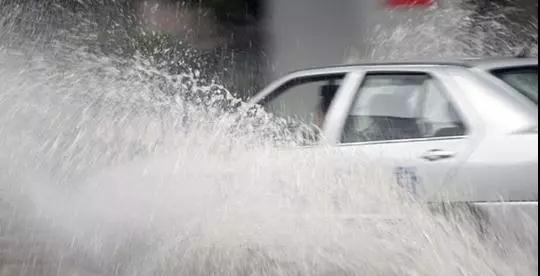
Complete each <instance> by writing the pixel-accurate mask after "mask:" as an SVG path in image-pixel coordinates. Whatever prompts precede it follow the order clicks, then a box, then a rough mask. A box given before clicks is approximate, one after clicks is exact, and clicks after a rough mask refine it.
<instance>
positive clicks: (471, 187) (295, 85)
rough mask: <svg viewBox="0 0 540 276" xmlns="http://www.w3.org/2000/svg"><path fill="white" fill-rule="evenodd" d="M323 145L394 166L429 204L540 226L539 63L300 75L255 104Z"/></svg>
mask: <svg viewBox="0 0 540 276" xmlns="http://www.w3.org/2000/svg"><path fill="white" fill-rule="evenodd" d="M251 103H252V104H257V105H261V106H263V107H264V109H265V110H266V111H268V112H270V113H272V114H274V115H275V116H277V117H280V118H285V119H286V120H290V121H295V122H302V124H305V125H313V126H317V128H318V129H320V131H319V134H320V136H318V139H320V141H321V142H323V141H324V142H325V143H330V144H331V145H333V146H336V147H338V150H343V151H345V153H346V154H347V153H349V152H350V156H351V158H354V156H357V155H355V152H357V151H361V152H362V153H363V154H365V155H367V156H368V157H371V158H373V159H374V160H378V161H380V162H381V163H383V164H386V165H388V167H386V168H388V169H390V170H392V171H391V172H392V173H393V174H395V177H396V182H397V184H399V185H401V186H403V187H405V188H407V189H409V190H410V192H412V193H413V194H415V195H417V196H419V197H422V198H424V199H425V200H427V201H428V202H435V203H437V202H443V201H444V202H450V203H466V204H467V205H470V206H474V207H475V209H476V208H478V209H479V210H481V211H484V212H486V213H490V214H495V215H496V216H500V215H501V213H504V214H507V215H508V216H509V217H513V216H516V214H517V213H519V214H527V215H528V216H530V217H531V218H534V220H535V221H536V222H537V218H538V59H535V58H501V59H489V60H480V59H478V60H463V61H455V62H411V63H388V64H364V65H352V66H336V67H328V68H319V69H309V70H303V71H299V72H295V73H292V74H289V75H287V76H285V77H284V78H282V79H280V80H278V81H277V82H275V83H273V84H271V85H270V86H269V87H268V88H266V89H265V90H263V91H262V92H261V93H260V94H258V95H257V96H255V97H254V98H253V99H252V101H251Z"/></svg>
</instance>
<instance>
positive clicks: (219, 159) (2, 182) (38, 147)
mask: <svg viewBox="0 0 540 276" xmlns="http://www.w3.org/2000/svg"><path fill="white" fill-rule="evenodd" d="M0 3H1V1H0ZM11 8H12V9H13V10H12V12H11V13H7V14H6V13H3V14H2V13H0V14H2V20H0V21H1V22H2V23H3V24H0V26H2V29H0V37H1V38H4V39H6V38H9V40H3V41H2V42H1V43H0V45H1V46H0V49H1V50H0V208H1V209H0V275H411V276H412V275H535V273H536V271H537V270H538V264H537V256H538V252H537V251H538V249H537V246H535V245H534V241H535V240H536V241H537V233H536V237H535V229H537V227H536V226H534V227H533V225H531V229H530V231H531V233H521V234H522V235H523V237H522V238H523V239H522V240H521V243H517V242H516V243H514V242H505V241H501V240H499V239H497V237H496V236H491V235H488V234H486V235H479V234H478V233H477V230H478V229H476V228H475V223H473V222H472V221H470V220H469V217H466V214H464V216H465V217H464V218H463V219H462V222H461V223H456V222H451V221H450V220H448V219H447V218H443V217H441V216H437V215H433V214H432V213H430V212H429V211H428V210H427V208H425V207H424V206H422V205H421V204H419V203H415V202H414V201H411V200H410V199H408V198H407V197H406V196H405V195H404V194H403V193H401V191H399V189H398V188H396V187H395V186H394V185H393V184H392V181H390V180H389V177H388V176H387V175H385V174H384V172H383V171H382V170H380V169H378V168H377V167H376V165H374V164H372V163H368V162H366V161H364V160H366V159H365V158H363V156H362V154H361V153H360V152H358V153H357V154H356V155H355V156H354V158H352V159H351V158H350V156H349V155H347V156H345V155H344V154H342V153H339V152H337V151H335V150H333V149H331V148H325V147H321V148H312V149H309V150H305V149H304V150H292V149H291V148H292V147H294V145H295V144H296V143H297V142H298V138H297V137H295V136H294V134H292V133H288V132H287V130H286V129H285V128H283V126H281V125H280V124H279V123H278V122H274V121H273V120H271V119H270V118H269V116H268V115H266V114H264V113H263V112H260V111H257V110H254V109H249V110H246V107H244V105H243V104H242V103H241V102H239V101H237V100H235V99H234V97H232V96H231V95H230V93H229V92H228V91H227V90H226V89H224V88H223V87H221V86H219V85H218V84H216V83H213V82H211V81H204V80H201V77H200V74H199V73H198V72H196V71H195V70H193V71H189V70H187V71H185V72H183V73H180V74H171V73H168V72H167V71H165V70H162V68H161V67H160V66H157V65H156V64H155V60H152V59H150V58H147V57H144V56H140V55H135V56H132V57H122V56H119V55H112V54H104V53H101V52H100V51H96V50H95V49H94V48H92V47H93V46H92V47H90V46H88V45H90V44H88V43H86V42H84V40H83V39H82V38H81V33H80V30H81V29H84V30H86V31H88V30H90V29H91V28H90V27H89V26H93V25H92V24H90V23H92V21H89V22H90V23H88V24H90V25H88V24H86V23H84V24H83V26H85V27H88V28H75V29H70V30H66V28H61V27H58V26H53V25H54V24H52V25H47V27H51V26H53V27H54V28H53V31H51V30H49V29H48V28H44V29H40V28H41V27H43V26H41V27H39V26H36V27H35V28H36V30H40V32H37V34H36V33H33V32H27V29H25V28H19V27H20V25H16V24H13V25H10V24H7V23H10V22H13V16H12V15H13V14H17V12H21V13H20V14H19V16H18V17H17V18H21V15H22V16H23V17H24V16H27V17H26V19H27V20H30V19H29V18H30V16H28V14H26V13H25V12H23V11H22V10H21V7H20V6H16V7H13V6H12V7H11ZM94 8H95V7H94ZM34 12H35V10H33V11H32V12H31V13H30V14H33V15H35V14H34ZM88 13H89V12H88ZM46 15H47V14H45V15H43V16H44V17H43V18H45V19H48V17H47V16H46ZM86 19H87V20H90V19H88V18H86ZM36 20H38V21H39V20H43V19H36ZM6 22H7V23H6ZM30 22H33V23H34V24H36V21H30ZM82 22H85V21H82ZM17 24H20V22H19V23H17ZM24 24H27V23H23V26H27V25H24ZM51 28H52V27H51ZM60 34H61V35H63V37H64V38H63V39H61V40H59V39H58V37H60ZM51 37H54V39H51ZM85 37H86V39H88V37H92V36H91V35H90V36H88V35H87V36H85ZM30 38H32V41H33V42H35V43H30V41H29V39H30ZM36 38H39V39H38V40H36ZM90 40H91V39H90ZM17 41H18V42H19V43H16V42H17ZM25 41H28V43H24V42H25ZM36 41H37V42H36ZM52 41H54V43H53V42H52ZM83 42H84V43H83ZM14 45H15V46H14ZM14 48H16V49H14ZM276 145H279V147H276ZM533 228H534V229H533ZM529 236H530V237H529ZM531 244H533V245H531ZM536 244H537V243H536Z"/></svg>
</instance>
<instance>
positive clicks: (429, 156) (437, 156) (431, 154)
mask: <svg viewBox="0 0 540 276" xmlns="http://www.w3.org/2000/svg"><path fill="white" fill-rule="evenodd" d="M455 156H456V153H455V152H452V151H446V150H440V149H434V150H430V151H428V152H426V153H425V154H424V155H422V159H425V160H427V161H430V162H435V161H440V160H444V159H450V158H453V157H455Z"/></svg>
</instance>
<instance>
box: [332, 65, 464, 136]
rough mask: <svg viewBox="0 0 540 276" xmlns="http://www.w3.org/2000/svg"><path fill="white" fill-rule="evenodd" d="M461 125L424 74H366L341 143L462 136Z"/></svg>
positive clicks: (434, 85) (437, 89)
mask: <svg viewBox="0 0 540 276" xmlns="http://www.w3.org/2000/svg"><path fill="white" fill-rule="evenodd" d="M465 133H466V129H465V125H464V124H463V123H462V121H461V120H460V118H459V116H458V113H457V112H456V109H455V108H454V106H453V105H452V103H451V102H450V100H449V99H448V98H447V97H446V95H445V93H444V92H443V91H442V89H441V88H440V87H439V86H438V85H437V82H436V80H434V79H433V78H432V77H431V76H429V75H427V74H368V75H366V78H365V80H364V82H363V84H362V85H361V87H360V90H359V92H358V95H357V97H356V99H355V102H354V103H353V105H352V108H351V110H350V112H349V115H348V118H347V121H346V123H345V128H344V131H343V135H342V142H343V143H360V142H375V141H395V140H407V139H419V138H442V137H452V136H463V135H465Z"/></svg>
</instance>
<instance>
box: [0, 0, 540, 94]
mask: <svg viewBox="0 0 540 276" xmlns="http://www.w3.org/2000/svg"><path fill="white" fill-rule="evenodd" d="M21 2H30V3H34V5H33V6H34V9H35V10H36V11H39V12H38V13H40V14H41V15H42V17H43V19H45V18H47V20H48V21H54V20H57V21H58V22H59V23H58V24H56V25H59V24H63V25H65V22H66V14H69V13H70V12H72V13H73V14H75V16H73V17H74V18H76V19H73V20H74V23H80V22H81V21H83V22H84V20H81V18H80V15H81V14H84V15H85V16H88V15H89V14H93V16H95V17H96V18H97V20H94V19H95V18H93V19H91V20H88V22H98V24H101V26H95V27H94V30H97V33H98V34H97V36H98V41H100V43H101V44H103V45H106V46H108V47H109V48H118V44H119V43H118V42H119V40H121V37H122V36H125V37H126V42H125V44H131V46H132V48H134V49H132V50H133V51H131V53H132V54H133V52H144V49H147V50H148V51H147V52H148V53H147V54H152V55H155V56H158V55H161V56H162V60H166V59H167V57H170V58H173V57H174V58H177V57H179V56H182V55H179V54H178V53H174V54H173V53H171V54H170V55H168V56H167V51H165V50H170V49H174V50H178V49H179V48H181V51H182V53H184V56H183V58H184V60H188V62H185V63H189V62H191V64H189V66H187V65H186V67H189V68H195V67H199V68H200V69H201V71H203V72H202V73H204V74H205V75H206V76H210V78H212V79H216V80H218V81H219V82H221V83H223V84H224V85H225V87H227V88H229V90H231V91H234V93H235V94H236V95H238V96H240V97H242V98H248V97H249V96H251V95H253V94H254V93H256V92H257V91H258V90H260V89H261V87H262V86H264V85H265V84H267V83H268V82H269V81H270V80H272V79H274V78H276V77H278V76H280V75H283V74H285V73H287V72H289V71H291V70H296V69H300V68H304V67H313V66H322V65H331V64H342V63H355V62H361V61H380V60H388V59H390V60H396V59H411V58H437V57H448V56H458V55H459V56H463V55H467V56H488V55H511V54H513V53H507V52H505V51H508V49H510V50H511V51H514V50H515V51H518V50H519V48H523V47H528V46H530V45H532V47H533V48H534V49H532V51H533V52H535V51H536V52H537V37H538V34H537V26H538V2H537V1H536V0H339V1H327V0H294V1H291V0H89V1H69V0H51V1H36V0H33V1H32V0H28V1H17V0H0V5H2V6H4V7H6V6H9V5H17V4H18V3H21ZM30 7H31V5H25V9H29V8H30ZM44 7H48V9H44ZM58 7H61V9H57V8H58ZM54 9H57V10H58V13H61V14H62V16H59V17H56V19H55V17H51V16H48V17H47V16H46V13H48V12H50V11H51V10H54ZM6 10H7V9H6ZM11 10H13V9H11ZM45 10H48V12H45ZM120 10H121V11H123V13H122V14H119V13H118V11H120ZM89 11H91V12H89ZM107 11H110V12H109V13H108V14H107ZM26 14H28V13H26ZM336 15H339V16H336ZM34 21H35V22H39V24H40V25H41V26H42V28H43V27H44V26H47V24H43V23H44V20H34ZM22 25H23V26H26V28H28V29H29V30H30V31H31V32H32V33H47V32H39V31H36V26H32V25H31V24H22ZM75 25H80V24H75ZM119 26H120V27H119ZM49 27H51V28H53V27H54V28H57V27H58V26H54V22H52V23H51V25H49ZM533 30H534V32H536V34H533V33H531V32H532V31H533ZM30 31H29V32H30ZM126 32H127V33H129V32H132V33H136V35H133V34H128V35H126V34H124V33H126ZM80 33H81V34H84V31H82V32H80ZM509 36H511V37H509ZM134 37H137V40H136V43H133V38H134ZM6 40H7V39H6ZM111 41H114V42H111ZM497 42H500V43H504V44H505V45H497ZM508 43H511V44H512V45H507V44H508ZM120 44H121V43H120ZM124 46H125V45H124ZM509 46H510V47H509ZM141 49H142V51H141ZM106 52H111V49H107V51H106ZM120 52H122V53H124V54H125V53H128V52H129V51H126V50H125V47H124V48H123V49H122V50H121V51H120ZM150 52H151V53H150ZM186 56H189V59H186V58H185V57H186Z"/></svg>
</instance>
